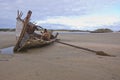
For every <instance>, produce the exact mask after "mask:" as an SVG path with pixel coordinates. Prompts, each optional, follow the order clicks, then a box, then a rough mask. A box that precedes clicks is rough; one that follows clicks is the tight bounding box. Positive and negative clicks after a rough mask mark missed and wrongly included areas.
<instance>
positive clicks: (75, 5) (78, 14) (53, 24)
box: [0, 0, 120, 31]
mask: <svg viewBox="0 0 120 80" xmlns="http://www.w3.org/2000/svg"><path fill="white" fill-rule="evenodd" d="M17 10H20V11H22V12H23V16H22V18H23V19H24V17H25V16H26V14H27V12H28V10H31V11H32V16H31V22H34V23H36V24H37V25H40V26H42V27H44V28H48V29H75V30H95V29H99V28H110V29H112V30H114V31H117V30H120V0H0V28H15V26H16V17H17Z"/></svg>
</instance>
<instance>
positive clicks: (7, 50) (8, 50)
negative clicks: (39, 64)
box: [0, 46, 14, 54]
mask: <svg viewBox="0 0 120 80" xmlns="http://www.w3.org/2000/svg"><path fill="white" fill-rule="evenodd" d="M13 48H14V46H11V47H7V48H3V49H0V54H13V53H14V52H13Z"/></svg>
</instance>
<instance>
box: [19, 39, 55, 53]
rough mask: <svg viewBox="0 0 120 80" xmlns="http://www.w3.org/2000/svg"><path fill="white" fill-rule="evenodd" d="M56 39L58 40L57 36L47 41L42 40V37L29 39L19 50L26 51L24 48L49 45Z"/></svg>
mask: <svg viewBox="0 0 120 80" xmlns="http://www.w3.org/2000/svg"><path fill="white" fill-rule="evenodd" d="M55 41H56V38H55V39H51V40H50V41H45V40H41V39H38V40H27V41H26V42H25V43H24V44H23V45H22V46H21V47H20V48H19V49H18V50H17V52H20V51H24V50H27V49H30V48H36V47H43V46H46V45H49V44H51V43H53V42H55Z"/></svg>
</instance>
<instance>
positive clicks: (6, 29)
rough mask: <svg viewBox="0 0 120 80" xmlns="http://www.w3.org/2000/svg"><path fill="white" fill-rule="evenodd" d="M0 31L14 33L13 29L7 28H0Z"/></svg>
mask: <svg viewBox="0 0 120 80" xmlns="http://www.w3.org/2000/svg"><path fill="white" fill-rule="evenodd" d="M0 31H15V29H9V28H0Z"/></svg>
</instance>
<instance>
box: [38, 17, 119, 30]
mask: <svg viewBox="0 0 120 80" xmlns="http://www.w3.org/2000/svg"><path fill="white" fill-rule="evenodd" d="M118 22H120V18H119V17H117V16H111V15H106V16H100V15H98V16H97V15H96V16H94V15H89V16H82V17H81V16H74V17H73V16H72V17H65V16H61V17H60V16H59V17H52V18H48V19H46V20H42V21H41V20H40V21H36V23H37V24H38V25H41V24H61V25H66V26H71V27H72V28H74V29H81V28H82V27H85V28H86V29H87V27H96V26H97V27H101V26H109V25H114V24H115V23H118Z"/></svg>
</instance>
